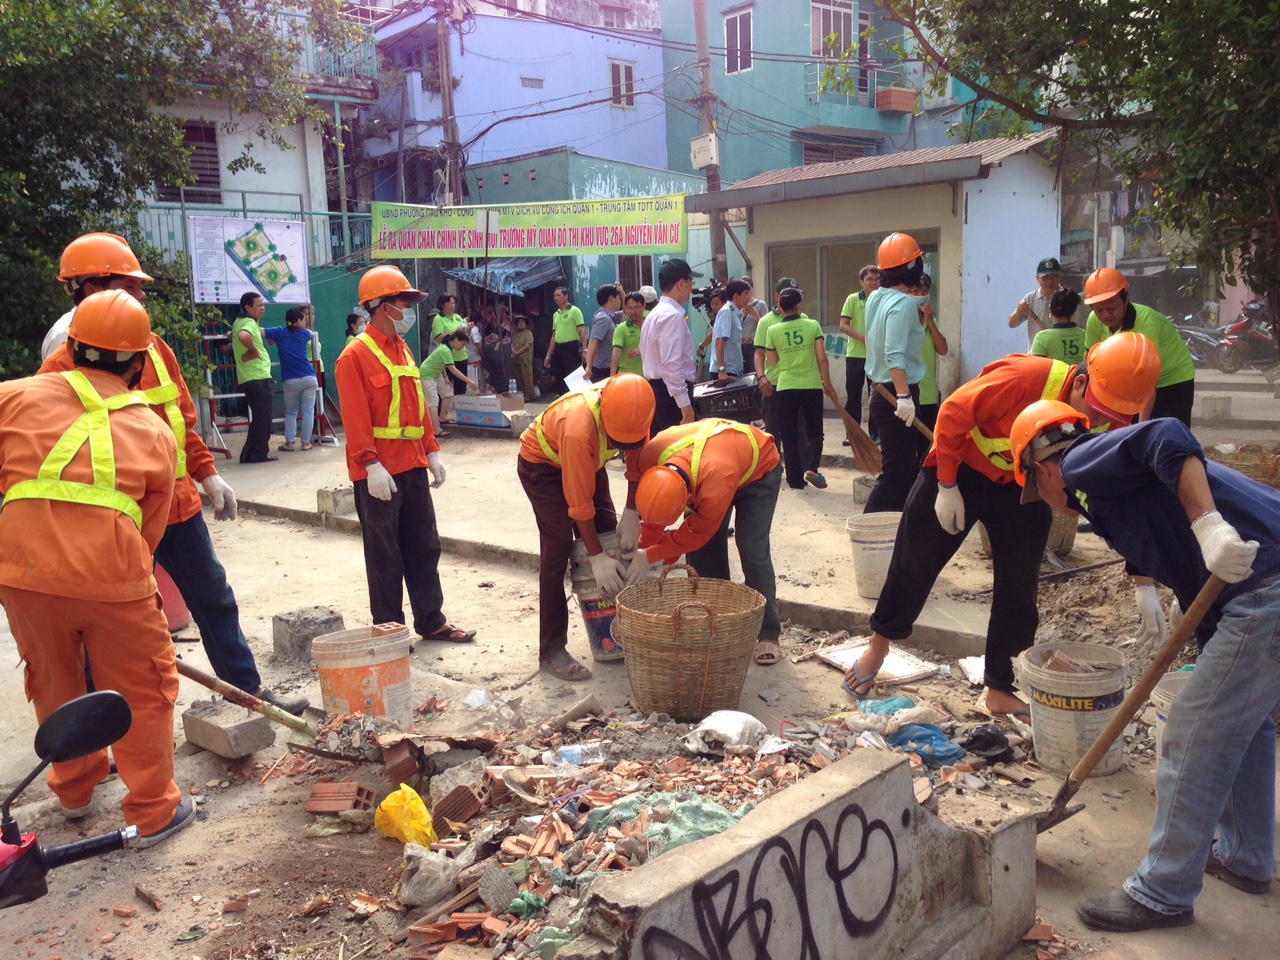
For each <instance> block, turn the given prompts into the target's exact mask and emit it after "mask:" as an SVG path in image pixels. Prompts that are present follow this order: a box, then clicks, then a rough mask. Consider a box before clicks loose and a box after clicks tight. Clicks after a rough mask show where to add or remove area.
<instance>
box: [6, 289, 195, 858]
mask: <svg viewBox="0 0 1280 960" xmlns="http://www.w3.org/2000/svg"><path fill="white" fill-rule="evenodd" d="M69 336H70V340H69V344H70V350H71V355H72V357H73V359H74V367H75V368H74V369H73V370H69V371H66V372H64V373H57V374H53V373H49V374H38V375H37V376H34V377H28V378H26V379H22V380H11V381H9V382H8V383H4V384H0V490H3V491H4V510H3V513H0V604H3V606H4V609H5V613H6V614H7V615H8V618H9V628H10V630H12V631H13V636H14V639H15V640H16V641H17V646H18V654H19V656H20V657H21V658H22V661H23V663H24V665H25V672H26V690H27V698H28V699H29V700H30V701H31V702H32V704H33V705H34V706H35V710H36V716H37V718H38V719H39V720H41V721H43V720H44V719H45V717H47V716H48V715H49V714H50V713H52V712H53V711H54V710H55V709H56V708H58V707H59V706H61V705H62V704H64V703H66V702H67V701H69V700H73V699H75V698H76V697H78V696H82V695H83V694H84V693H85V689H86V685H85V674H84V664H85V657H86V655H87V656H88V657H89V659H90V660H91V661H92V663H93V668H94V674H95V679H96V681H97V683H98V685H99V686H100V687H101V688H103V689H112V690H117V691H119V692H120V693H121V694H122V695H123V696H124V698H125V699H126V700H127V701H128V702H129V707H130V709H131V710H132V711H133V724H132V726H131V727H130V728H129V732H128V733H127V734H125V736H124V737H123V738H122V739H121V740H119V741H118V742H117V743H116V744H115V745H114V747H113V748H112V751H113V753H114V755H115V762H116V767H117V768H118V770H119V773H120V779H121V780H123V781H124V784H125V786H126V787H127V788H128V791H129V792H128V794H127V795H126V796H125V798H124V801H123V803H122V807H123V811H124V815H125V819H126V821H127V822H128V823H129V824H131V825H133V826H136V827H137V828H138V832H139V834H141V836H140V837H139V839H138V840H137V841H135V843H134V845H135V846H140V847H149V846H154V845H155V844H157V843H160V842H161V841H162V840H165V839H167V838H168V837H170V836H172V835H173V834H174V833H177V832H178V831H179V830H181V829H182V828H183V827H185V826H187V825H188V824H189V823H191V821H192V820H193V819H194V818H195V813H196V810H195V805H194V804H193V803H192V801H191V798H190V797H183V796H182V792H181V791H180V790H179V789H178V785H177V784H176V783H174V780H173V770H174V760H173V704H174V701H175V700H176V699H177V696H178V674H177V671H176V670H175V669H174V649H173V641H172V639H170V637H169V627H168V623H167V622H166V620H165V616H164V613H163V612H162V611H161V609H160V603H159V596H158V594H157V592H156V581H155V578H154V577H153V576H152V574H151V565H152V553H153V552H154V550H155V549H156V546H157V545H158V544H159V543H160V538H161V537H162V536H163V535H164V532H165V523H166V521H167V519H168V517H169V502H170V500H171V499H172V497H173V485H174V473H175V471H176V466H177V445H176V444H175V442H174V438H173V431H172V430H171V428H170V427H169V426H168V425H167V424H166V423H165V422H164V421H163V420H161V419H159V418H158V417H156V415H155V414H154V413H152V412H151V410H149V409H148V408H147V405H146V401H145V400H144V399H143V398H142V397H140V396H138V395H137V394H135V393H133V392H132V391H133V390H134V388H136V387H137V385H138V382H139V380H140V378H141V376H142V368H143V364H144V363H145V361H146V351H147V348H148V347H149V346H150V343H151V323H150V321H149V320H148V318H147V311H146V309H145V308H144V307H143V306H142V304H140V303H139V302H138V301H137V300H135V299H134V298H133V297H132V296H130V295H129V293H127V292H125V291H124V290H110V291H103V292H100V293H95V294H93V295H92V296H90V297H87V298H85V300H84V301H83V302H82V303H81V304H80V305H79V306H78V307H77V308H76V311H75V314H74V316H73V317H72V318H71V322H70V325H69ZM109 770H110V763H109V761H108V759H107V752H106V751H105V750H100V751H98V752H97V753H94V754H91V755H90V756H87V757H84V758H82V759H80V760H73V761H70V762H68V763H55V764H54V765H53V767H52V769H51V771H50V773H49V787H50V789H51V790H52V791H53V792H54V793H55V794H56V795H57V797H58V799H59V800H60V801H61V803H62V810H63V813H64V814H65V815H66V816H67V817H68V818H69V819H81V818H83V817H86V816H88V815H89V814H90V813H92V811H93V808H94V789H95V788H96V787H97V785H98V784H99V783H101V782H102V781H103V780H105V779H106V777H107V775H108V772H109Z"/></svg>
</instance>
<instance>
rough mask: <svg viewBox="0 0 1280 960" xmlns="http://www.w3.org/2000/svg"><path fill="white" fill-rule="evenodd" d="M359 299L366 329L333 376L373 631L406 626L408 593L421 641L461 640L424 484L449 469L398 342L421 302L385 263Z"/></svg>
mask: <svg viewBox="0 0 1280 960" xmlns="http://www.w3.org/2000/svg"><path fill="white" fill-rule="evenodd" d="M359 296H360V304H361V306H363V307H364V309H365V310H366V311H367V312H368V314H369V325H368V326H367V327H366V328H365V331H364V333H362V334H360V335H359V336H357V337H356V338H355V339H354V340H352V341H351V343H349V344H347V347H346V349H345V350H343V351H342V355H341V356H340V357H338V362H337V363H336V364H334V368H333V376H334V380H336V381H337V384H338V400H339V402H340V403H341V405H342V420H343V427H344V428H345V430H346V433H347V473H348V475H349V476H350V477H351V482H352V485H353V486H354V487H355V496H356V514H357V515H358V516H359V517H360V535H361V538H362V539H363V540H364V569H365V576H366V578H367V579H368V581H369V612H370V614H371V615H372V617H373V622H374V623H375V624H381V623H407V622H408V621H407V620H405V616H404V588H405V587H407V588H408V592H409V607H410V609H411V610H412V612H413V630H414V632H415V633H416V634H418V636H420V637H423V638H425V639H427V640H450V641H454V642H457V643H465V642H467V641H470V640H473V639H475V635H476V632H475V631H474V630H462V629H460V628H458V627H455V626H454V625H453V624H451V623H449V621H448V619H446V617H445V615H444V611H443V610H442V609H441V608H442V607H443V605H444V590H443V588H442V587H441V585H440V569H439V568H440V535H439V534H438V533H437V532H436V511H435V504H434V503H433V502H432V499H431V490H430V487H439V486H441V485H442V484H443V483H444V480H445V469H444V464H443V463H442V462H441V461H440V444H439V443H438V442H437V441H436V438H435V434H434V432H429V431H428V430H427V427H428V426H429V425H430V423H431V420H430V417H429V416H428V414H427V401H426V397H425V396H424V394H423V390H422V381H421V379H419V376H420V371H419V370H418V367H417V366H416V365H415V364H414V360H413V351H412V350H410V349H409V345H408V344H407V343H405V341H404V336H405V334H407V333H408V332H409V331H410V330H412V329H413V325H414V324H415V323H416V322H417V320H418V317H417V313H416V307H417V305H418V304H419V303H421V302H422V301H423V300H425V299H426V298H427V295H426V294H425V293H422V292H421V291H419V290H415V289H413V286H412V285H411V284H410V283H409V281H408V279H407V278H406V277H405V275H404V274H403V273H401V272H400V271H399V269H397V268H396V267H393V266H390V265H383V266H377V267H373V268H371V269H369V270H367V271H365V274H364V276H362V277H361V278H360V292H359ZM428 471H430V476H431V479H430V481H428Z"/></svg>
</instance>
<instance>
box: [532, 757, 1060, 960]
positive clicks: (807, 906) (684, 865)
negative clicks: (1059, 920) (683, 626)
mask: <svg viewBox="0 0 1280 960" xmlns="http://www.w3.org/2000/svg"><path fill="white" fill-rule="evenodd" d="M1035 861H1036V853H1035V825H1034V821H1033V820H1032V819H1030V818H1021V819H1010V820H1008V821H1006V822H1005V823H1003V824H1001V826H1000V827H999V828H997V829H995V830H993V831H988V832H979V831H960V830H955V829H952V828H951V827H949V826H947V825H945V824H944V823H943V822H942V821H941V820H939V819H938V818H937V817H936V816H934V815H933V814H931V813H929V812H927V811H926V810H924V809H923V808H922V807H920V806H919V805H918V804H917V803H916V801H915V798H914V796H913V795H912V789H911V773H910V767H909V766H908V764H907V763H906V762H905V760H904V759H903V758H901V757H894V756H892V755H889V754H882V753H875V752H873V751H858V752H857V753H856V754H855V755H854V756H851V757H849V758H847V759H845V760H842V761H840V762H839V763H837V764H834V765H833V766H831V767H828V768H827V769H826V770H823V771H822V772H821V773H818V774H816V775H814V776H811V777H808V778H806V779H805V780H802V781H800V783H798V784H797V785H795V786H794V787H791V788H789V789H788V790H786V791H785V793H782V794H777V795H775V796H773V797H770V798H768V799H766V800H765V801H764V802H762V803H761V804H760V805H759V806H758V807H756V808H755V809H754V810H752V811H751V813H749V814H748V815H747V816H746V817H745V818H744V819H743V820H742V821H741V822H740V823H739V824H738V825H737V826H735V827H733V828H731V829H730V830H728V831H726V832H725V833H723V834H720V835H719V836H715V837H711V838H708V839H706V840H702V841H699V842H697V843H692V844H689V845H687V846H684V847H680V848H678V849H676V850H673V851H672V852H670V853H668V854H665V855H661V856H658V857H656V858H655V859H652V860H650V861H649V862H648V863H647V864H645V865H644V866H642V867H640V868H639V869H637V870H634V871H631V872H629V873H627V874H624V875H621V876H618V877H610V878H607V879H600V880H597V881H596V883H595V884H594V885H593V886H592V888H591V891H590V892H589V893H588V895H587V898H586V900H585V902H584V907H583V911H582V916H583V922H582V931H583V934H582V936H581V937H579V939H578V940H576V941H574V942H573V943H571V944H569V945H568V946H566V947H564V948H563V949H562V950H561V951H560V952H559V953H558V954H557V957H558V958H559V960H605V958H609V960H618V958H624V957H625V958H630V960H677V958H684V960H689V958H693V957H716V958H720V960H737V958H743V960H746V958H755V960H758V958H776V960H782V958H792V957H800V956H807V957H814V958H819V957H820V958H823V960H855V958H857V960H877V958H890V957H892V958H902V957H943V956H945V957H947V958H949V960H969V958H973V960H978V958H997V957H1003V956H1004V955H1005V954H1006V953H1007V952H1008V951H1009V950H1011V949H1013V948H1014V947H1015V946H1017V945H1018V943H1019V941H1020V938H1021V936H1022V934H1023V933H1025V932H1026V930H1027V929H1028V928H1029V927H1030V926H1031V924H1032V923H1033V922H1034V921H1035Z"/></svg>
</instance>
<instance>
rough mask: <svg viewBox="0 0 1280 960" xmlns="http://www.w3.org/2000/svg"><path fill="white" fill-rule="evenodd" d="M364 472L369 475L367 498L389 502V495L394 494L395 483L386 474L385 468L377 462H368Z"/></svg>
mask: <svg viewBox="0 0 1280 960" xmlns="http://www.w3.org/2000/svg"><path fill="white" fill-rule="evenodd" d="M365 472H367V473H368V474H369V496H371V497H377V498H378V499H379V500H390V499H391V495H392V494H393V493H395V492H396V482H395V481H394V480H392V479H391V474H389V473H387V468H386V467H384V466H383V465H382V464H381V463H379V462H378V461H377V460H370V461H369V462H368V463H367V464H365Z"/></svg>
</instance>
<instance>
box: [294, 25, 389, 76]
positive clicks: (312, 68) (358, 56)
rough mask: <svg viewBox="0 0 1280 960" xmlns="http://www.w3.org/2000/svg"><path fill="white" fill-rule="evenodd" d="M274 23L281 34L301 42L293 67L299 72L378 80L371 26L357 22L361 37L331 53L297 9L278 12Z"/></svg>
mask: <svg viewBox="0 0 1280 960" xmlns="http://www.w3.org/2000/svg"><path fill="white" fill-rule="evenodd" d="M278 22H279V24H280V32H281V34H282V35H284V36H292V37H297V38H298V39H299V40H300V41H301V42H302V57H301V59H300V60H299V61H298V66H297V72H298V73H299V74H311V75H312V76H320V77H361V78H364V79H366V80H377V79H378V56H377V44H376V42H375V40H374V35H373V27H372V26H370V25H368V24H363V23H361V24H357V29H358V30H359V32H360V34H361V35H362V37H363V39H362V40H359V41H357V42H356V43H354V44H352V46H351V47H349V48H348V49H346V50H343V51H341V52H334V51H333V50H332V49H330V47H329V46H328V45H327V44H324V43H321V42H320V41H318V40H317V39H316V38H315V36H314V35H313V34H312V33H311V20H310V17H309V16H308V15H307V14H305V13H300V12H297V11H290V12H286V13H281V14H280V15H279V21H278Z"/></svg>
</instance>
